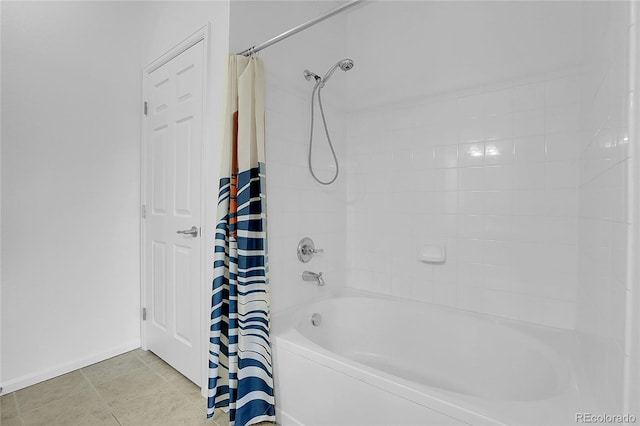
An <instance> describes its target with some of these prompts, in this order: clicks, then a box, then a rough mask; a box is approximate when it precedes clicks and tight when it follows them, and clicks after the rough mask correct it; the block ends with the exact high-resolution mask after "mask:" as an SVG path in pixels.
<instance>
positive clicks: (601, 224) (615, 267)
mask: <svg viewBox="0 0 640 426" xmlns="http://www.w3.org/2000/svg"><path fill="white" fill-rule="evenodd" d="M630 16H631V14H630V3H627V2H614V3H610V2H594V3H590V2H589V3H586V4H585V7H584V39H585V43H584V46H585V47H584V56H585V69H586V71H587V72H586V74H585V80H584V84H583V92H584V97H583V100H582V109H583V111H584V120H583V127H584V130H585V137H584V138H583V139H582V141H581V144H580V224H579V242H580V245H579V247H580V252H579V258H578V270H579V281H580V286H579V287H578V305H577V307H578V309H577V329H578V331H579V332H580V336H581V340H580V341H581V345H582V348H583V353H584V354H585V355H586V357H585V368H586V369H587V371H590V372H591V374H590V379H591V380H592V384H593V389H594V391H595V392H596V397H597V399H598V400H599V401H601V402H602V405H603V409H606V410H610V412H622V410H623V395H624V393H625V386H626V387H627V391H628V392H630V393H629V395H630V396H629V401H630V402H632V404H631V405H630V406H628V407H627V408H626V409H629V408H634V409H635V410H638V403H639V402H638V395H639V394H640V392H639V390H638V386H640V380H638V375H637V374H638V364H639V363H640V360H639V359H638V352H637V351H638V349H637V344H638V340H640V339H639V336H638V335H637V330H638V325H637V324H634V320H633V318H631V317H630V315H631V309H632V308H635V309H636V310H637V309H638V303H637V296H636V299H635V300H633V299H631V297H632V296H633V291H635V292H636V294H637V291H638V282H637V277H636V281H634V280H633V275H631V274H629V268H634V267H635V265H637V262H638V260H637V257H636V256H637V252H634V251H632V247H633V246H634V245H635V246H636V247H637V241H633V240H631V238H633V237H634V236H636V237H637V235H635V234H633V233H632V230H633V229H634V226H636V227H637V220H638V217H637V215H638V210H637V205H634V203H633V202H634V198H630V197H631V196H632V195H633V197H637V185H638V182H637V170H635V169H636V167H637V166H636V164H637V158H636V157H637V149H638V138H637V133H635V134H632V133H631V130H632V126H633V125H637V120H638V117H637V110H636V109H635V108H636V107H634V106H633V104H632V103H631V102H632V100H633V99H634V97H635V99H636V101H635V102H637V92H635V93H634V92H633V91H632V90H633V88H634V87H635V90H637V82H638V80H637V75H634V74H630V70H629V66H630V64H631V61H635V60H637V59H636V58H637V57H636V55H637V52H632V53H630V52H629V46H630V37H631V36H632V35H634V34H635V33H634V32H633V31H635V30H636V29H635V28H634V27H632V26H631V23H632V21H631V20H630ZM633 19H634V22H635V19H636V17H635V16H634V17H633ZM636 41H637V40H636ZM636 41H634V43H635V42H636ZM636 46H637V45H636ZM634 66H637V65H636V64H634ZM635 69H636V70H637V68H635ZM636 72H637V71H636ZM630 95H631V96H630ZM633 114H635V116H634V115H633ZM632 123H633V124H632ZM636 131H637V130H636ZM636 202H637V201H636ZM634 305H635V306H634ZM636 318H637V317H636ZM636 321H637V320H636ZM632 332H633V333H634V334H632ZM632 343H634V344H635V345H636V346H635V347H634V346H633V345H632ZM625 362H627V368H629V367H631V368H633V370H632V371H633V373H634V374H632V373H631V371H628V370H627V371H625ZM634 395H635V396H634ZM636 413H637V411H636Z"/></svg>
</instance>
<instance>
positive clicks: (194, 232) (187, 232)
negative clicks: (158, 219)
mask: <svg viewBox="0 0 640 426" xmlns="http://www.w3.org/2000/svg"><path fill="white" fill-rule="evenodd" d="M176 234H183V235H191V236H192V237H197V236H198V227H197V226H195V225H194V226H192V227H191V229H185V230H184V231H176Z"/></svg>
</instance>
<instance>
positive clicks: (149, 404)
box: [113, 383, 213, 426]
mask: <svg viewBox="0 0 640 426" xmlns="http://www.w3.org/2000/svg"><path fill="white" fill-rule="evenodd" d="M113 414H114V415H115V416H116V418H117V419H118V421H119V422H120V424H122V425H123V426H126V425H135V426H140V425H172V426H173V425H201V424H202V425H212V424H213V423H212V422H211V421H210V420H207V418H206V415H205V414H204V413H203V412H202V411H200V410H198V409H197V408H196V407H195V406H194V405H193V404H191V403H190V402H188V401H187V400H186V399H185V398H184V397H183V396H182V395H181V394H180V392H178V391H177V390H175V389H174V388H173V387H172V386H171V385H170V384H169V383H163V384H162V385H160V386H158V387H157V388H156V389H154V391H153V392H151V393H147V394H144V395H140V396H138V397H135V398H132V399H128V400H126V401H121V402H120V403H119V404H118V405H116V406H114V407H113Z"/></svg>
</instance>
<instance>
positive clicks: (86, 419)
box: [21, 389, 114, 426]
mask: <svg viewBox="0 0 640 426" xmlns="http://www.w3.org/2000/svg"><path fill="white" fill-rule="evenodd" d="M106 414H110V413H109V409H108V407H107V405H106V404H105V402H104V401H103V400H102V398H100V396H99V395H98V394H97V393H96V391H95V390H93V389H88V390H85V391H82V392H80V393H77V394H75V395H71V396H68V397H66V398H62V399H59V400H56V401H53V402H50V403H49V404H47V405H44V406H42V407H40V408H38V409H36V410H33V411H30V412H28V413H26V414H23V415H22V416H21V417H22V422H23V423H24V425H25V426H36V425H46V426H71V425H87V424H91V425H94V424H95V425H103V424H109V423H104V422H102V421H100V419H104V418H105V417H106ZM112 419H113V417H112ZM111 424H114V423H111Z"/></svg>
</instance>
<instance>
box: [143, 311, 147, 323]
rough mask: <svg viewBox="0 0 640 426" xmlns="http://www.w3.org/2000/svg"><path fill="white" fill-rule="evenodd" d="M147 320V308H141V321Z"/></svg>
mask: <svg viewBox="0 0 640 426" xmlns="http://www.w3.org/2000/svg"><path fill="white" fill-rule="evenodd" d="M146 320H147V308H142V321H146Z"/></svg>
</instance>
